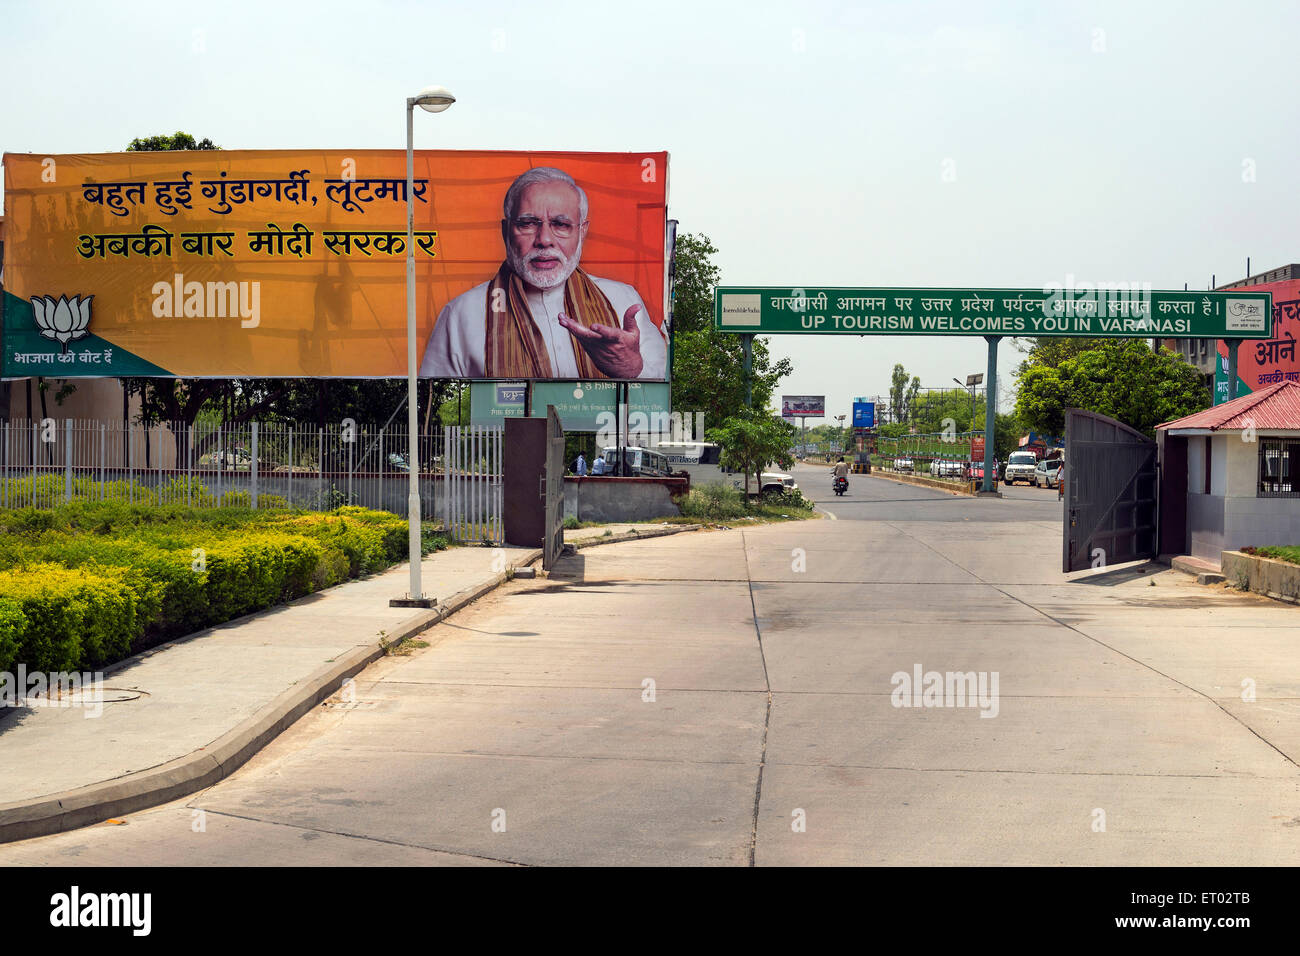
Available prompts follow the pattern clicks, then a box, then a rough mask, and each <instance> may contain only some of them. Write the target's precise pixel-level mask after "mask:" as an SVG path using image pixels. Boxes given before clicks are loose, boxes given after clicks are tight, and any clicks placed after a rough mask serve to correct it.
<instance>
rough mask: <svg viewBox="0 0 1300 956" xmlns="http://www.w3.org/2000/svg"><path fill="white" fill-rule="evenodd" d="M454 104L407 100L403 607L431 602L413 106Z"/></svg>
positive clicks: (428, 96) (440, 93) (438, 94)
mask: <svg viewBox="0 0 1300 956" xmlns="http://www.w3.org/2000/svg"><path fill="white" fill-rule="evenodd" d="M455 102H456V97H454V96H452V95H451V91H450V90H448V89H447V88H446V87H443V86H426V87H425V88H424V89H422V90H420V92H419V93H417V94H416V95H415V96H408V97H407V98H406V427H407V431H408V432H409V433H410V440H411V441H410V449H409V456H410V467H409V469H408V470H409V471H410V475H411V487H410V495H409V497H408V499H407V502H406V512H407V516H408V519H409V522H410V528H409V531H408V534H409V536H410V541H409V546H410V548H409V557H410V559H411V593H410V594H409V595H407V599H406V600H405V601H401V600H398V599H394V600H392V601H390V602H389V603H390V604H397V605H399V606H403V607H428V606H429V605H430V604H432V603H433V602H432V601H431V600H429V599H428V598H426V597H425V596H424V588H423V587H422V586H421V583H420V442H419V435H418V433H417V431H416V429H417V428H418V427H419V423H418V421H417V418H418V416H417V415H416V408H417V405H418V402H417V401H416V395H415V374H416V364H415V195H414V193H415V107H416V106H419V107H420V109H422V110H425V111H427V112H429V113H441V112H442V111H443V110H445V109H446V108H447V107H449V106H451V104H452V103H455Z"/></svg>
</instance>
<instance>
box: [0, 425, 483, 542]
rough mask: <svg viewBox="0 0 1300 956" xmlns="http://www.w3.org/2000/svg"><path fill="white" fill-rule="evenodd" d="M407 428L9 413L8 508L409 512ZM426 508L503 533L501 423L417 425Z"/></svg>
mask: <svg viewBox="0 0 1300 956" xmlns="http://www.w3.org/2000/svg"><path fill="white" fill-rule="evenodd" d="M408 434H409V433H408V432H407V430H406V428H404V427H388V428H379V427H376V426H372V425H357V424H353V423H352V422H344V423H341V424H337V425H330V426H328V427H325V428H319V427H314V426H307V425H302V424H300V423H290V422H261V423H259V422H250V423H246V424H241V425H237V426H222V425H216V424H199V425H194V426H187V425H184V424H177V423H163V424H153V425H148V426H145V425H140V424H136V423H134V422H125V423H124V422H102V421H77V420H74V419H58V420H56V419H50V418H46V419H41V420H30V419H16V420H11V421H8V422H4V423H0V507H4V508H22V507H36V508H51V507H54V506H55V505H58V504H62V503H64V502H68V501H85V500H91V501H107V500H112V501H123V502H128V503H133V504H143V505H166V504H182V505H189V506H191V507H198V508H211V507H221V506H244V507H252V508H286V507H289V508H307V509H312V510H318V511H327V510H333V509H335V508H338V507H339V506H341V505H347V504H352V505H360V506H362V507H367V508H375V509H378V510H382V511H391V512H393V513H394V514H399V515H403V516H405V515H406V514H407V510H408V506H409V496H410V490H409V483H410V468H409V464H408V460H407V458H408ZM418 441H419V445H418V451H419V458H420V475H419V477H420V480H419V488H420V513H421V516H422V517H423V518H425V519H426V520H431V521H440V522H442V524H443V525H444V526H445V527H446V529H447V530H448V531H449V533H450V534H451V535H452V536H453V537H454V538H455V539H456V540H459V541H492V542H500V541H501V540H502V532H503V528H502V521H501V442H502V430H501V429H500V428H476V427H444V428H441V429H440V430H439V431H430V432H422V433H420V435H419V436H418Z"/></svg>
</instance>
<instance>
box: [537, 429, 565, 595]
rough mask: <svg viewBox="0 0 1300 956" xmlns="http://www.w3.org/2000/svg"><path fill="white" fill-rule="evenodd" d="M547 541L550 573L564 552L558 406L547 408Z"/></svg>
mask: <svg viewBox="0 0 1300 956" xmlns="http://www.w3.org/2000/svg"><path fill="white" fill-rule="evenodd" d="M543 482H544V484H545V489H544V491H543V496H542V497H543V498H544V499H545V506H544V507H545V512H546V538H545V540H544V541H543V543H542V568H543V569H544V570H547V571H549V570H550V569H551V568H552V567H553V566H554V564H555V562H556V560H557V559H558V558H559V557H560V554H561V552H563V551H564V429H563V428H562V427H561V426H560V416H559V415H557V414H555V406H554V405H548V406H546V474H545V477H544V478H543Z"/></svg>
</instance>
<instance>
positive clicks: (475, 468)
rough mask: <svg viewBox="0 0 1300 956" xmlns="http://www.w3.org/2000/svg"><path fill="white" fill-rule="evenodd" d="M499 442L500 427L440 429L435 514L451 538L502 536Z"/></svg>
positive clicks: (462, 540) (467, 539)
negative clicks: (438, 498)
mask: <svg viewBox="0 0 1300 956" xmlns="http://www.w3.org/2000/svg"><path fill="white" fill-rule="evenodd" d="M501 442H502V431H501V429H500V428H479V427H477V426H455V425H449V426H447V427H446V428H445V429H444V437H443V459H442V465H443V470H442V496H441V497H442V508H441V509H440V510H441V514H439V515H438V517H440V518H441V519H442V522H443V527H444V528H446V530H447V533H448V534H449V535H450V536H451V538H452V540H454V541H457V542H459V543H461V544H467V543H470V542H490V543H492V544H500V543H501V542H502V541H503V540H504V533H503V529H502V523H501V518H502V516H501V504H502V502H501V496H502V488H501ZM561 457H563V452H561Z"/></svg>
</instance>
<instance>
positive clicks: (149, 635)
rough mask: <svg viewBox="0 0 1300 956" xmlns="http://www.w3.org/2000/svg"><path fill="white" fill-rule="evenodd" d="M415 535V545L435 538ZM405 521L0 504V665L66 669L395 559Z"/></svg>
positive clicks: (116, 656)
mask: <svg viewBox="0 0 1300 956" xmlns="http://www.w3.org/2000/svg"><path fill="white" fill-rule="evenodd" d="M445 545H446V542H445V541H444V540H442V539H440V538H436V537H432V536H429V535H426V538H425V541H424V551H425V552H426V553H427V552H428V551H430V550H435V549H437V548H440V547H445ZM406 548H407V524H406V520H405V519H404V518H401V517H399V516H397V515H393V514H389V513H387V512H373V511H368V510H367V509H363V508H341V509H339V510H338V511H336V512H331V513H328V514H322V513H301V512H288V511H279V512H275V511H272V512H267V511H261V510H259V511H251V510H248V509H239V508H228V509H213V510H195V509H188V508H185V507H183V506H165V507H155V508H150V507H147V506H141V505H128V504H123V503H120V502H73V503H71V504H67V505H63V506H60V507H58V508H54V509H50V510H46V511H38V510H35V509H20V510H12V511H0V671H6V670H11V669H12V668H13V666H14V665H16V664H17V663H19V662H22V663H24V664H26V665H27V666H28V667H29V668H32V669H33V670H37V669H39V670H75V669H78V668H85V667H96V666H101V665H104V664H107V663H111V662H112V661H115V660H120V659H121V658H123V657H126V656H128V655H129V654H131V653H134V652H135V651H138V650H140V649H142V648H143V647H147V646H150V645H151V644H156V643H158V642H159V641H161V640H166V639H168V638H171V637H176V636H179V635H182V634H187V633H190V632H192V631H196V630H200V629H202V628H204V627H208V626H211V625H214V624H219V623H221V622H223V621H228V620H230V619H232V618H236V617H239V616H241V615H243V614H248V613H250V612H252V611H257V610H261V609H262V608H266V607H269V606H271V605H274V604H277V603H279V602H281V601H286V600H291V599H293V598H296V597H300V596H302V595H304V594H308V593H310V592H312V591H316V590H319V589H321V588H325V587H330V586H332V585H334V584H338V583H339V582H341V581H344V580H347V579H348V578H350V577H355V576H357V575H360V574H368V573H372V572H375V571H380V570H383V569H384V568H387V567H389V566H391V565H392V564H395V563H398V562H401V561H403V560H405V559H406Z"/></svg>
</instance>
